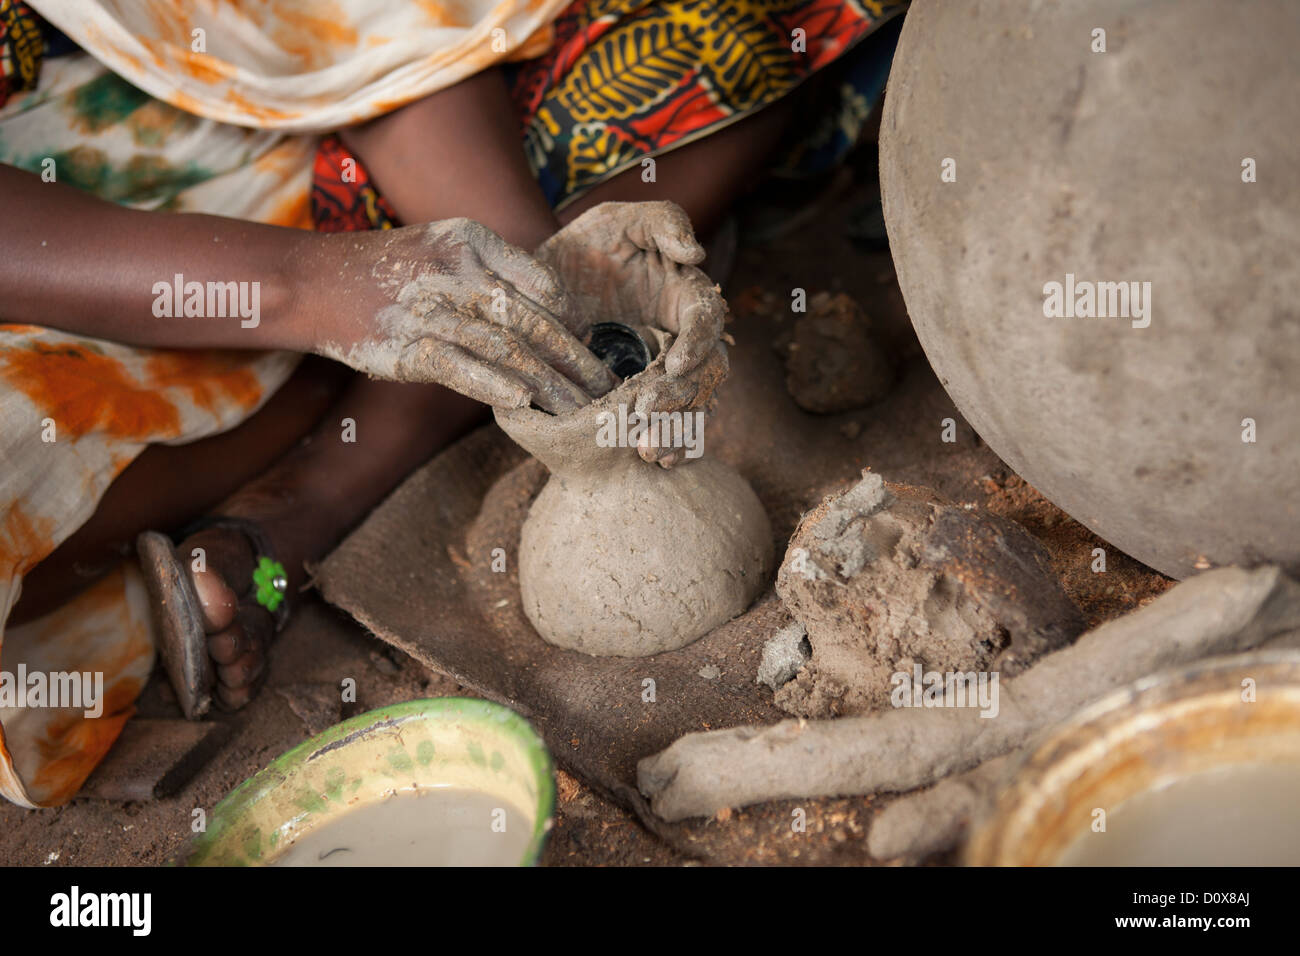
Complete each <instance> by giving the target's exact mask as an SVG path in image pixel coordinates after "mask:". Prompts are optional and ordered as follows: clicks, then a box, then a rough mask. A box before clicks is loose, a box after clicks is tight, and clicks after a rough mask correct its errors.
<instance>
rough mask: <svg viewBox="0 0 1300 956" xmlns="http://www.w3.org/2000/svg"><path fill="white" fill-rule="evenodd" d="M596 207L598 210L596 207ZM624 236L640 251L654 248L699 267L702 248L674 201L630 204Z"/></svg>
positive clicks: (684, 214) (688, 221)
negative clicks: (629, 220) (640, 249)
mask: <svg viewBox="0 0 1300 956" xmlns="http://www.w3.org/2000/svg"><path fill="white" fill-rule="evenodd" d="M597 208H600V207H597ZM629 212H630V213H631V217H632V221H631V222H630V223H629V224H628V228H627V236H628V238H629V239H631V240H632V241H633V242H634V243H636V244H637V245H638V246H640V247H641V248H642V249H646V250H654V249H658V250H659V251H660V252H662V253H663V254H664V255H665V256H667V257H668V258H669V259H672V260H673V261H674V262H680V263H681V264H683V265H689V266H694V265H699V264H700V263H701V262H703V261H704V256H705V252H704V247H703V246H701V245H700V243H699V241H698V240H697V239H696V238H695V230H694V229H693V228H692V227H691V217H690V216H688V215H686V210H685V209H683V208H682V207H681V206H679V205H677V204H676V203H674V202H644V203H633V204H631V208H630V209H629Z"/></svg>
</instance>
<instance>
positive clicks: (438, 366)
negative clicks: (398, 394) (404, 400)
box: [397, 338, 533, 408]
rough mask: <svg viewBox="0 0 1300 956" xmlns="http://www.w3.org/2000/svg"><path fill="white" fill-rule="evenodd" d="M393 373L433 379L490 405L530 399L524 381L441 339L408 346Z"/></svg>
mask: <svg viewBox="0 0 1300 956" xmlns="http://www.w3.org/2000/svg"><path fill="white" fill-rule="evenodd" d="M397 372H398V376H397V377H398V379H399V380H401V381H407V382H437V383H438V384H439V385H445V386H446V387H447V388H450V389H451V390H452V391H454V392H460V394H462V395H465V396H467V397H469V398H472V399H474V400H475V401H478V402H483V403H484V404H485V405H492V406H494V407H502V408H524V407H526V406H527V405H528V404H529V403H530V402H531V401H532V400H533V390H532V389H531V388H529V387H528V385H527V384H526V383H524V382H522V381H521V380H519V379H518V378H516V377H515V376H513V375H511V374H510V373H509V372H507V371H505V370H504V369H500V368H496V367H494V366H493V365H491V364H489V363H488V362H484V361H483V360H481V359H478V358H475V357H474V356H473V355H471V354H470V353H469V352H467V351H465V350H464V349H462V348H461V347H460V346H458V345H455V344H453V343H451V342H444V341H442V340H441V339H435V338H425V339H421V340H420V341H419V342H417V343H416V344H415V345H413V346H411V347H410V348H409V349H407V350H406V352H404V353H403V355H402V357H401V359H400V360H399V362H398V368H397Z"/></svg>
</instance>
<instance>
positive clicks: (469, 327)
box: [455, 319, 594, 414]
mask: <svg viewBox="0 0 1300 956" xmlns="http://www.w3.org/2000/svg"><path fill="white" fill-rule="evenodd" d="M455 336H456V342H457V344H459V345H460V346H461V347H462V348H464V349H466V350H468V351H470V352H472V353H474V355H475V356H477V357H478V358H479V359H480V360H483V361H486V362H488V363H489V364H491V365H493V366H496V367H499V368H504V369H505V370H507V371H508V372H510V373H511V374H512V375H514V376H515V377H516V378H519V379H522V380H523V381H524V382H526V383H527V384H528V385H529V386H531V388H532V391H533V401H535V402H536V403H537V404H538V405H539V406H540V407H542V408H544V409H546V411H548V412H552V413H553V414H560V413H561V412H567V411H571V410H573V409H575V408H580V407H582V406H583V405H586V404H587V403H588V402H590V401H591V399H590V397H589V396H588V395H587V393H586V392H584V391H583V390H582V389H581V388H579V387H578V386H577V385H575V384H573V382H571V381H569V379H567V378H565V377H564V376H563V375H561V374H560V373H559V372H558V371H556V370H555V369H554V368H552V367H551V366H550V365H548V364H547V363H546V362H544V361H542V359H541V358H539V357H538V356H537V355H536V354H535V353H534V352H533V351H532V349H531V348H530V347H529V345H530V343H526V342H525V341H524V340H523V339H522V337H521V336H519V335H517V334H516V333H515V332H514V331H513V330H512V329H510V328H507V327H504V326H501V325H494V324H493V323H490V322H483V321H481V320H477V319H467V320H464V321H462V322H460V323H459V324H458V325H457V327H456V332H455ZM580 347H581V346H580ZM593 358H594V356H593Z"/></svg>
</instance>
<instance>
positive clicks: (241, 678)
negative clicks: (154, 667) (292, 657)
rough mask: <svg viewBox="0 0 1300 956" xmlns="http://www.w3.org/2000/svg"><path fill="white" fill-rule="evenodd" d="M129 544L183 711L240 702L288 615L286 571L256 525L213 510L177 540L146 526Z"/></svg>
mask: <svg viewBox="0 0 1300 956" xmlns="http://www.w3.org/2000/svg"><path fill="white" fill-rule="evenodd" d="M232 532H233V533H232ZM136 551H137V554H138V555H139V558H140V566H141V569H142V570H143V572H144V579H145V585H146V587H147V588H148V591H149V596H150V598H151V599H152V605H153V616H154V624H155V628H156V631H157V634H158V640H159V651H160V653H161V655H162V659H163V666H164V667H165V668H166V671H167V676H168V679H169V680H170V681H171V685H172V688H173V689H174V690H175V692H176V697H177V700H178V702H179V703H180V706H181V710H182V711H183V712H184V713H185V716H186V717H188V718H189V719H191V720H196V719H198V718H199V717H202V716H203V715H204V714H206V713H207V712H208V710H209V709H210V708H211V706H212V702H213V700H214V699H215V700H216V701H217V703H218V704H219V705H221V706H222V707H223V708H225V709H230V710H234V709H238V708H240V707H242V706H244V705H245V704H246V703H248V701H249V700H251V699H252V697H253V695H254V694H255V693H256V691H257V689H258V687H259V686H260V683H261V680H262V678H263V676H264V675H265V672H266V651H267V648H268V646H269V644H270V641H271V638H272V637H273V636H274V635H275V634H276V633H278V632H279V631H280V630H281V629H283V627H284V625H285V622H286V621H287V620H288V617H289V601H288V575H287V574H286V572H285V568H284V565H283V564H281V563H280V562H279V561H277V560H276V559H275V557H274V556H273V551H272V548H271V546H270V542H269V540H268V539H267V537H266V534H265V533H264V532H263V530H262V528H261V527H260V526H259V525H258V524H257V523H256V522H254V521H251V520H249V519H246V518H237V517H229V516H214V517H210V518H205V519H203V520H202V521H200V522H198V523H196V524H194V525H191V526H190V527H188V528H186V529H185V531H184V532H182V534H181V544H180V545H177V544H175V543H173V541H172V540H171V539H170V538H168V537H167V536H166V535H163V534H159V533H158V532H156V531H146V532H144V533H143V534H141V535H140V536H139V538H137V539H136Z"/></svg>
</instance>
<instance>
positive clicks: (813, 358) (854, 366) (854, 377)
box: [777, 292, 894, 415]
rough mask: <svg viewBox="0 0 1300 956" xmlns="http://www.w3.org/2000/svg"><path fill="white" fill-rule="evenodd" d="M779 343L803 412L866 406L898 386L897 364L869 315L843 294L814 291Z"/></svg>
mask: <svg viewBox="0 0 1300 956" xmlns="http://www.w3.org/2000/svg"><path fill="white" fill-rule="evenodd" d="M777 348H778V351H780V352H782V353H783V354H784V355H785V372H786V376H785V385H786V388H787V389H789V391H790V396H791V397H792V398H793V399H794V401H795V404H796V405H798V406H799V407H800V408H802V409H803V410H804V411H808V412H816V413H818V414H824V415H829V414H833V413H835V412H847V411H851V410H852V409H855V408H863V407H865V406H867V405H871V404H873V403H875V402H878V401H880V399H882V398H884V397H885V395H887V394H888V393H889V390H890V389H891V388H892V387H893V385H894V364H893V362H892V361H891V360H890V359H889V357H888V356H887V355H886V353H885V352H884V350H883V349H882V348H881V347H880V345H879V343H878V342H877V341H876V336H875V334H874V333H873V332H872V328H871V322H870V320H868V318H867V316H866V314H865V313H864V312H863V311H862V309H860V308H859V307H858V304H857V303H856V302H854V301H853V299H852V298H850V297H849V296H847V295H844V294H843V293H841V294H839V295H831V294H830V293H828V292H819V293H817V294H816V295H814V296H813V297H812V300H811V301H810V302H809V303H808V311H807V313H805V314H804V315H802V316H800V318H799V320H798V321H797V322H796V323H795V326H794V331H793V332H792V333H790V334H789V336H788V337H787V338H785V339H783V340H782V341H781V342H780V343H779V344H778V346H777Z"/></svg>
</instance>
